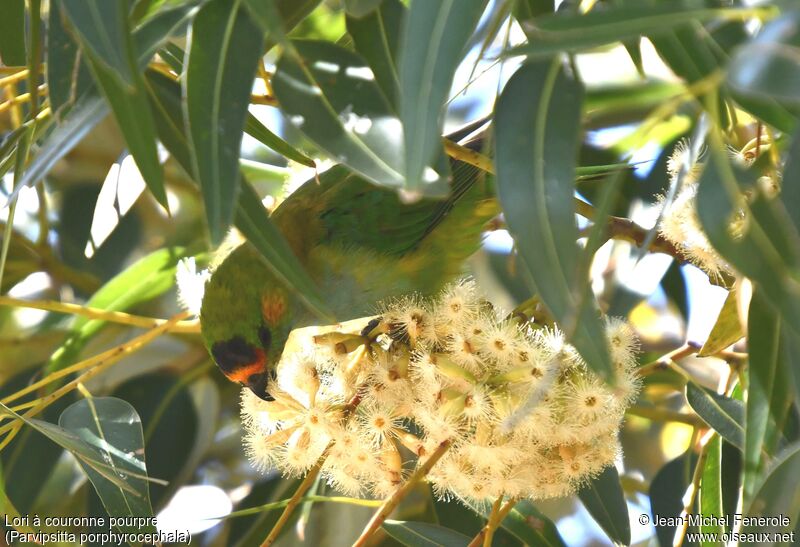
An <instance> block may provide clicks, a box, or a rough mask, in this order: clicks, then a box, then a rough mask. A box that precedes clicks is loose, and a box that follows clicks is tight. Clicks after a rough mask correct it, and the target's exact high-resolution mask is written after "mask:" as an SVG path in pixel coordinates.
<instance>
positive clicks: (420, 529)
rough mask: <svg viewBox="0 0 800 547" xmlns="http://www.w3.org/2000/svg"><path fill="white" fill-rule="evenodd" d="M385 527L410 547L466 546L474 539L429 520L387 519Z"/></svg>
mask: <svg viewBox="0 0 800 547" xmlns="http://www.w3.org/2000/svg"><path fill="white" fill-rule="evenodd" d="M383 529H384V530H386V533H387V534H389V536H391V537H392V538H394V539H396V540H397V541H399V542H400V543H402V544H403V545H408V546H410V547H465V546H466V545H469V542H470V540H471V539H472V538H469V537H467V536H465V535H463V534H460V533H459V532H456V531H455V530H451V529H449V528H445V527H444V526H439V525H438V524H430V523H428V522H409V521H400V520H387V521H386V522H384V523H383Z"/></svg>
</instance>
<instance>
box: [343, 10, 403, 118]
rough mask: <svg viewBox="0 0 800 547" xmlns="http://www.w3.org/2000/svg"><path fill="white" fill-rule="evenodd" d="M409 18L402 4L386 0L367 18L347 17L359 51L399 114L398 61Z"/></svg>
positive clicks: (350, 31)
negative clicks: (402, 29) (401, 37)
mask: <svg viewBox="0 0 800 547" xmlns="http://www.w3.org/2000/svg"><path fill="white" fill-rule="evenodd" d="M405 15H406V8H405V6H404V5H403V4H402V3H401V2H400V0H383V2H381V5H380V8H378V9H377V10H375V11H373V12H371V13H369V14H367V15H366V16H364V17H352V16H349V17H347V32H348V33H349V34H350V36H352V37H353V43H354V44H355V48H356V51H357V52H358V53H360V54H361V56H362V57H364V59H366V60H367V62H368V63H369V66H370V68H371V69H372V73H373V74H374V75H375V81H376V82H377V84H378V85H379V86H380V88H381V90H382V91H383V94H384V95H385V96H386V98H387V99H388V100H389V102H390V103H391V104H392V106H393V107H394V108H395V110H397V109H398V108H399V105H398V100H397V99H398V93H399V91H400V77H399V76H398V74H397V58H398V50H399V47H400V28H401V26H402V22H403V18H404V17H405Z"/></svg>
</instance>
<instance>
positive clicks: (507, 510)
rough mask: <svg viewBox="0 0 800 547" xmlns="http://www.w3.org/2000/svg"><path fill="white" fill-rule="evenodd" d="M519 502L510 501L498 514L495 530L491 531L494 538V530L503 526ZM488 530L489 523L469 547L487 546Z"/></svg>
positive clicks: (490, 538)
mask: <svg viewBox="0 0 800 547" xmlns="http://www.w3.org/2000/svg"><path fill="white" fill-rule="evenodd" d="M517 501H518V500H515V499H510V500H508V501H507V502H506V504H505V505H504V506H503V508H502V509H500V510H499V511H498V512H497V519H496V522H495V524H494V528H493V529H492V530H491V534H492V536H493V535H494V530H496V529H497V527H498V526H500V525H501V524H502V522H503V521H504V520H505V518H506V517H507V516H508V514H509V513H510V512H511V510H512V509H513V508H514V506H515V505H516V504H517ZM488 528H489V523H488V522H487V523H486V526H484V527H483V528H481V531H480V532H478V533H477V534H476V535H475V537H474V538H472V541H470V542H469V545H468V546H467V547H480V546H481V545H482V544H483V545H486V542H485V539H484V538H485V537H486V536H487V535H488V534H489V529H488ZM492 536H489V545H491V540H492Z"/></svg>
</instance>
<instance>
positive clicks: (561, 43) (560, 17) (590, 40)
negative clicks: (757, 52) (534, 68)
mask: <svg viewBox="0 0 800 547" xmlns="http://www.w3.org/2000/svg"><path fill="white" fill-rule="evenodd" d="M720 15H726V16H729V17H731V18H735V10H731V9H729V10H726V11H724V12H723V11H722V10H720V9H713V8H698V7H697V4H696V3H693V2H690V1H686V2H681V1H678V2H664V3H658V4H656V3H653V4H649V5H641V4H631V5H626V6H625V7H620V8H609V9H593V10H591V11H589V12H588V13H585V14H581V13H578V12H575V11H572V10H563V11H560V12H558V13H555V14H553V15H545V16H542V17H538V18H536V19H534V20H532V21H528V22H524V21H523V24H522V26H523V29H525V34H526V35H527V36H528V43H527V44H525V45H522V46H518V47H516V48H512V49H511V50H510V51H509V52H508V54H509V55H529V56H534V57H542V56H548V55H552V54H553V53H555V52H557V51H572V52H574V51H582V50H586V49H592V48H596V47H599V46H603V45H606V44H611V43H615V42H620V41H625V40H630V39H632V38H636V37H639V36H643V35H647V34H653V33H658V32H666V31H668V30H669V29H671V28H673V27H676V26H679V25H682V24H684V23H688V22H693V21H707V20H711V19H715V18H717V17H719V16H720Z"/></svg>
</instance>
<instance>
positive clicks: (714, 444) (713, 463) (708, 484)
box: [699, 435, 725, 545]
mask: <svg viewBox="0 0 800 547" xmlns="http://www.w3.org/2000/svg"><path fill="white" fill-rule="evenodd" d="M721 472H722V439H721V438H720V436H719V435H714V436H713V437H712V438H711V440H710V441H708V444H707V445H706V464H705V466H704V467H703V478H702V479H701V480H702V482H701V483H700V484H701V486H700V491H699V496H700V511H701V513H702V514H703V515H704V516H707V517H712V518H713V519H718V518H719V517H721V516H722V515H724V514H725V513H724V512H723V509H722V483H721V480H722V478H721ZM700 531H701V532H705V533H708V534H714V533H716V534H722V533H723V532H724V531H725V528H724V527H723V526H720V525H717V524H709V525H706V526H701V528H700ZM703 545H716V543H715V542H713V543H712V542H703Z"/></svg>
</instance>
